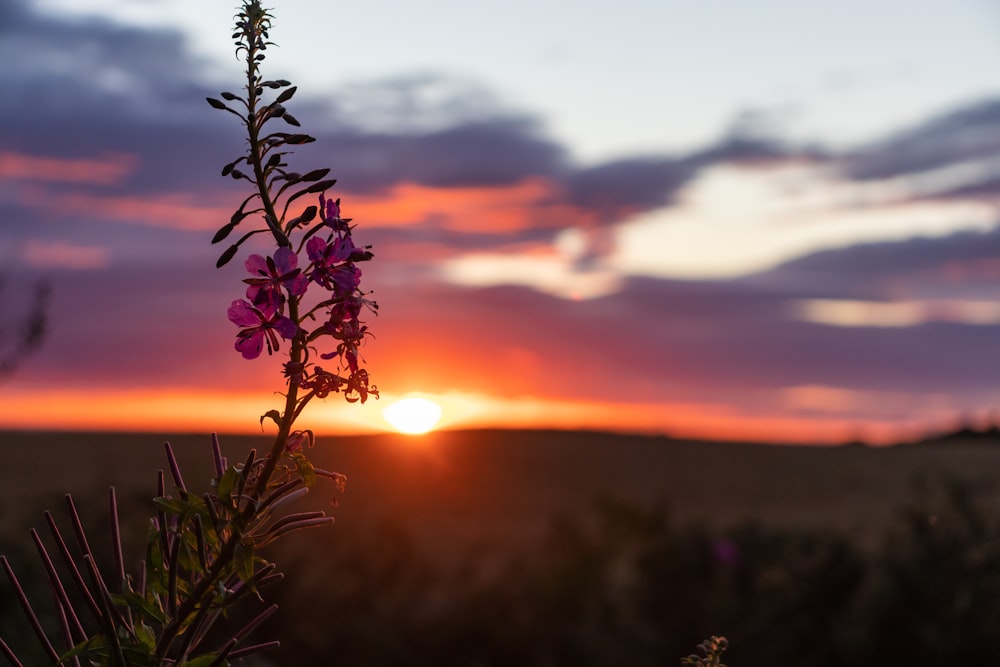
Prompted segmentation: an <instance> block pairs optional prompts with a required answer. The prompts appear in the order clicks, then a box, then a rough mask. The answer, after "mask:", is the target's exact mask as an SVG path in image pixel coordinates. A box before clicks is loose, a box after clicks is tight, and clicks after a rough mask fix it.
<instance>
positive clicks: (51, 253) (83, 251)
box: [22, 239, 109, 269]
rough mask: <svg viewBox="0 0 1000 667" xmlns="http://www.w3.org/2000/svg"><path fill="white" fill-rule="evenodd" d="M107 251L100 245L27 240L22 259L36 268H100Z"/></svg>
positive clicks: (107, 256) (107, 255)
mask: <svg viewBox="0 0 1000 667" xmlns="http://www.w3.org/2000/svg"><path fill="white" fill-rule="evenodd" d="M108 258H109V251H108V249H107V248H103V247H100V246H81V245H74V244H72V243H66V242H64V241H41V240H38V239H31V240H29V241H28V242H27V243H26V244H25V246H24V251H23V252H22V259H23V260H24V261H25V263H27V264H28V265H30V266H34V267H37V268H43V269H47V268H65V269H100V268H103V267H105V266H107V264H108Z"/></svg>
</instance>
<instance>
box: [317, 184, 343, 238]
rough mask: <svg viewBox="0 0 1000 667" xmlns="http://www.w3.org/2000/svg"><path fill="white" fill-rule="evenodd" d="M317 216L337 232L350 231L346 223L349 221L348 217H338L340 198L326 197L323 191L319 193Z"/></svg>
mask: <svg viewBox="0 0 1000 667" xmlns="http://www.w3.org/2000/svg"><path fill="white" fill-rule="evenodd" d="M319 217H320V218H322V219H323V222H324V223H325V224H326V226H327V227H332V228H333V229H335V230H337V231H338V232H347V231H350V227H349V226H348V224H347V223H349V222H350V221H351V219H350V218H341V217H340V199H339V198H338V199H335V200H334V199H327V198H326V197H325V196H324V195H323V193H322V192H321V193H319Z"/></svg>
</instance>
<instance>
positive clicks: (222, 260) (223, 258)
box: [215, 245, 240, 269]
mask: <svg viewBox="0 0 1000 667" xmlns="http://www.w3.org/2000/svg"><path fill="white" fill-rule="evenodd" d="M239 249H240V247H239V246H238V245H231V246H229V247H228V248H226V251H225V252H224V253H222V255H220V256H219V260H218V261H217V262H216V263H215V268H217V269H221V268H222V267H224V266H225V265H226V264H228V263H229V260H231V259H232V258H233V257H235V256H236V253H237V251H239Z"/></svg>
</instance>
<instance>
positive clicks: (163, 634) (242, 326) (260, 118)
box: [0, 0, 378, 667]
mask: <svg viewBox="0 0 1000 667" xmlns="http://www.w3.org/2000/svg"><path fill="white" fill-rule="evenodd" d="M271 20H272V17H271V14H270V12H269V11H268V10H266V9H264V8H263V7H262V6H261V4H260V2H259V0H244V1H243V3H242V5H241V8H240V10H239V12H238V13H237V15H236V25H235V29H234V31H233V39H234V40H235V44H236V55H237V57H238V58H241V59H242V60H243V61H244V63H245V73H246V82H245V85H244V89H243V94H242V95H238V94H235V93H231V92H223V93H222V94H221V99H216V98H208V103H209V104H210V105H211V106H212V107H213V108H216V109H220V110H224V111H227V112H229V113H232V114H233V115H235V116H237V117H238V118H240V120H241V123H242V124H243V126H244V129H245V131H246V137H247V148H246V152H245V153H243V154H242V155H240V156H239V157H237V158H236V159H235V160H233V161H232V162H230V163H228V164H227V165H225V166H224V167H223V169H222V175H223V176H228V177H231V178H234V179H236V180H245V181H247V182H248V184H250V186H251V193H250V195H249V196H247V197H246V198H245V199H244V200H243V201H242V203H241V204H240V205H239V207H238V208H237V209H236V211H235V212H234V213H233V214H232V216H231V217H230V219H229V222H227V223H226V224H224V225H223V226H222V227H221V228H220V229H219V230H218V232H217V233H216V234H215V236H214V237H213V239H212V243H220V242H222V241H223V240H225V239H227V238H229V237H230V236H231V235H232V233H233V232H234V231H235V230H236V228H237V227H242V230H241V231H242V232H243V233H242V235H241V236H239V237H238V238H237V240H236V241H235V242H234V243H232V244H231V245H230V246H229V247H228V248H226V250H225V251H223V252H222V254H221V255H220V257H219V259H218V262H217V263H216V264H217V266H219V267H221V266H223V265H225V264H227V263H228V262H230V261H231V260H233V259H234V258H235V257H236V256H237V254H238V253H239V252H240V251H241V249H243V248H244V244H246V243H248V242H249V241H250V240H252V239H257V241H258V243H257V245H260V244H259V241H260V239H261V238H267V237H268V236H269V237H270V239H271V240H272V242H273V244H272V251H271V252H269V253H266V254H261V253H259V252H255V253H252V254H250V255H249V256H248V257H247V258H246V260H245V262H244V265H245V267H246V270H247V271H248V273H249V277H247V278H246V279H244V280H243V283H244V286H245V287H244V289H245V292H244V296H243V297H242V298H239V299H236V300H234V301H233V302H232V303H231V305H230V306H229V308H228V311H227V314H228V317H229V320H230V321H231V322H232V323H233V324H235V325H236V326H237V327H238V330H237V333H236V341H235V345H234V347H235V350H236V351H237V352H238V353H240V354H241V355H242V356H243V357H244V358H245V359H248V360H252V359H256V358H258V357H259V356H261V355H262V354H263V352H264V350H266V351H267V353H268V354H269V355H272V354H276V353H282V352H283V353H284V354H285V355H286V360H285V363H284V366H283V369H284V370H283V381H284V384H285V387H284V390H283V392H282V393H283V396H284V401H283V406H282V407H281V409H275V410H271V411H269V412H267V413H266V414H264V415H263V416H261V417H260V423H261V425H262V426H263V425H264V423H265V421H270V422H271V423H273V424H274V426H275V427H276V432H275V434H274V440H273V442H272V444H271V445H270V447H269V448H268V450H267V451H266V452H264V453H263V455H260V456H258V454H257V452H256V451H255V450H250V451H249V452H248V453H247V455H246V456H245V457H244V458H243V459H242V460H241V461H240V462H239V463H236V464H230V463H229V462H228V461H227V459H226V458H225V457H224V456H223V455H222V449H221V447H220V444H219V441H218V438H217V437H216V436H214V435H213V436H212V443H211V456H212V463H213V468H214V472H215V476H214V478H213V479H212V480H211V484H210V488H209V489H208V490H205V491H201V492H195V491H192V490H190V489H189V487H188V486H187V484H186V483H185V481H184V478H183V476H182V474H181V469H180V465H179V464H178V461H177V458H176V456H174V452H173V449H172V448H171V446H170V445H169V443H168V444H166V446H165V453H166V459H167V470H168V471H169V481H170V482H172V484H168V479H167V476H166V475H165V474H164V472H163V471H162V470H161V471H159V473H158V477H157V496H156V497H155V498H154V506H155V515H154V517H153V518H152V519H151V520H150V528H149V533H148V539H147V542H146V551H145V554H144V558H143V560H142V561H141V562H140V564H139V567H138V570H137V573H136V574H135V575H134V576H133V575H131V574H129V573H128V571H127V568H126V564H125V560H124V555H123V554H124V551H123V549H122V535H121V530H120V527H119V522H118V499H117V496H116V494H115V491H114V489H112V490H111V493H110V496H109V504H108V511H109V515H110V518H111V521H110V523H111V541H112V546H113V550H112V559H113V563H112V566H113V567H112V569H111V570H110V571H111V572H113V578H112V580H110V581H105V580H104V579H103V578H102V575H101V571H100V569H99V568H98V567H97V564H96V562H95V560H94V556H93V552H92V551H91V549H90V542H89V540H88V537H87V533H86V531H85V529H84V527H83V523H82V522H81V521H80V518H79V515H78V513H77V511H76V507H75V505H74V504H73V501H72V498H70V497H68V496H67V502H68V507H69V512H70V518H71V525H72V527H73V531H74V533H75V535H76V538H77V539H76V542H77V549H76V550H72V549H70V548H69V547H68V546H67V544H66V542H65V540H63V538H62V535H61V534H60V532H59V530H58V529H57V528H56V525H55V523H54V521H53V520H52V518H51V516H50V515H49V514H48V513H46V519H47V521H48V522H49V526H50V529H51V532H52V536H53V538H54V539H55V541H56V546H57V549H56V550H55V551H54V552H52V553H53V554H54V555H55V556H56V557H57V558H58V559H61V560H62V565H64V566H65V568H66V570H67V571H69V572H70V573H71V580H72V581H73V583H74V584H75V585H76V587H77V588H78V589H79V592H80V594H81V596H80V598H79V599H80V600H81V601H82V602H80V603H77V604H79V605H80V606H81V611H83V610H86V611H88V612H89V616H85V615H84V614H83V613H78V612H77V610H76V609H75V608H74V602H73V599H72V598H71V596H69V595H68V594H67V592H66V590H65V586H64V584H63V582H62V580H61V579H59V576H58V574H56V571H57V568H56V566H55V564H54V562H53V557H52V556H50V551H49V550H48V549H46V548H45V546H44V544H43V543H42V541H41V538H40V537H39V535H38V533H37V532H34V531H33V532H32V537H33V539H34V540H35V542H36V546H37V549H38V551H39V555H40V557H41V559H42V561H43V564H44V566H45V568H46V570H47V572H48V573H49V576H50V583H51V585H52V587H53V592H54V596H53V597H54V599H55V603H56V607H57V608H56V614H55V616H56V618H57V619H58V620H59V627H58V634H59V639H60V640H61V641H56V640H55V639H53V637H54V636H55V635H54V634H51V633H48V632H46V630H45V628H44V627H43V623H42V622H41V621H40V620H39V619H40V616H39V614H37V613H36V612H35V608H34V607H33V606H32V605H31V603H30V601H29V600H28V598H27V595H26V594H25V592H24V589H23V587H22V586H21V584H20V581H19V579H18V578H17V576H16V574H15V573H14V571H13V568H12V567H11V565H10V563H9V562H8V561H7V559H6V558H3V557H0V564H2V569H3V571H4V573H5V574H6V576H7V579H8V580H9V581H10V583H11V585H12V587H13V588H14V590H15V592H16V593H17V595H18V598H19V600H20V601H21V603H22V608H23V610H24V613H25V616H26V618H27V619H28V621H29V624H30V625H31V626H32V629H33V630H34V632H35V635H36V637H37V639H38V641H39V643H40V644H41V646H42V648H43V651H44V652H45V653H46V654H47V655H48V656H49V657H50V658H51V659H52V660H53V663H55V664H58V665H111V666H113V667H126V666H129V667H175V666H180V665H186V664H192V665H193V664H197V665H199V666H203V665H229V664H230V662H231V661H232V660H235V659H236V658H238V657H243V656H246V655H250V654H253V653H256V652H257V651H261V650H265V649H268V648H273V647H274V646H276V645H277V642H274V641H264V642H258V643H255V644H250V645H247V644H246V641H247V640H248V638H249V637H250V635H251V634H252V632H253V631H254V630H255V629H257V628H258V626H259V625H260V624H261V623H263V622H264V621H265V620H266V619H267V618H268V617H269V616H271V615H272V614H273V613H275V611H276V609H277V607H276V605H271V606H268V607H266V608H265V609H264V610H263V611H261V612H260V613H259V614H257V615H256V616H254V617H253V619H252V620H251V621H250V622H249V623H248V624H246V625H245V626H243V627H241V628H239V629H238V630H237V631H236V632H235V633H233V634H230V635H228V638H227V639H225V640H224V641H222V642H221V643H220V644H218V645H216V646H215V647H214V648H213V647H209V646H207V641H208V639H207V638H208V637H210V636H214V635H215V633H210V632H209V631H210V630H211V629H212V628H213V627H214V626H215V624H216V623H217V622H219V621H220V620H223V619H225V618H226V616H227V611H228V610H229V609H230V608H231V607H232V606H233V605H234V604H237V603H241V602H242V601H244V600H247V601H251V600H254V599H262V598H261V593H260V591H261V589H262V588H264V587H265V586H267V585H269V584H271V583H274V582H276V581H279V580H280V579H281V578H282V575H281V574H280V573H279V572H277V571H276V567H275V565H274V564H273V563H269V562H268V561H267V560H265V559H264V558H262V557H261V555H260V552H259V550H260V549H261V548H262V547H265V546H267V545H268V544H270V543H272V542H274V541H275V540H277V539H280V538H282V537H284V536H285V535H287V534H289V533H292V532H296V531H298V530H302V529H305V528H314V527H318V526H325V525H327V524H329V523H331V522H332V521H333V518H332V517H330V516H327V514H326V512H324V511H308V510H307V511H296V512H293V513H290V514H282V513H281V512H285V511H286V506H287V505H289V504H290V503H292V502H293V501H295V500H298V499H300V498H301V497H302V496H304V495H306V493H307V492H308V491H309V489H310V487H312V486H313V484H314V483H316V481H317V480H318V479H320V478H322V479H324V480H330V481H333V482H334V485H335V490H336V491H338V492H339V491H343V486H344V481H345V477H344V476H343V475H340V474H338V473H333V472H329V471H325V470H317V469H316V468H314V467H313V465H312V464H311V463H310V461H309V459H308V457H307V456H306V453H305V449H306V447H311V446H312V445H313V444H314V440H315V438H314V435H313V432H312V431H311V430H309V429H301V428H296V422H297V420H298V419H299V418H300V417H301V415H302V413H303V410H304V408H305V407H306V405H307V404H308V403H309V402H310V401H311V400H312V399H314V398H317V397H318V398H326V397H328V396H329V395H330V394H333V393H340V394H342V395H343V396H344V398H345V399H346V400H347V401H348V402H352V403H353V402H362V403H363V402H365V401H366V400H367V399H368V398H369V397H371V396H375V397H376V398H377V397H378V389H377V388H376V387H375V386H374V385H373V384H371V382H370V380H369V376H368V372H367V370H366V369H365V368H364V367H363V358H362V356H361V353H360V350H361V348H362V346H363V345H364V342H365V340H366V338H367V336H368V335H369V333H368V328H367V326H366V325H365V324H364V322H362V320H361V316H362V314H363V313H364V312H375V313H377V305H376V304H375V302H374V301H371V300H370V299H369V298H368V297H369V295H368V294H367V293H365V292H363V291H362V290H361V288H360V279H361V270H360V269H359V268H358V264H360V263H362V262H365V261H368V260H370V259H372V252H371V250H370V248H369V247H367V246H365V247H359V246H357V245H355V243H354V241H353V237H352V232H353V229H354V228H353V226H352V225H351V220H350V219H345V218H343V217H341V208H340V200H339V199H329V198H327V196H326V192H327V191H328V190H329V189H330V188H332V187H333V186H334V184H335V183H336V181H335V180H334V179H328V178H326V177H327V175H328V174H329V171H330V170H329V169H316V170H313V171H309V172H307V173H305V174H301V173H298V172H294V171H291V170H290V169H289V168H288V164H287V162H286V160H287V158H288V156H289V155H290V154H291V150H290V148H291V147H294V146H300V145H304V144H308V143H311V142H313V141H315V139H314V138H313V137H311V136H309V135H307V134H304V133H301V132H285V131H281V130H273V129H272V128H273V125H272V124H273V123H277V122H281V123H284V124H285V125H290V126H292V127H295V128H297V127H300V123H299V121H298V120H297V119H296V118H295V117H294V116H292V115H291V114H290V113H289V112H288V110H287V109H286V107H285V105H286V103H287V102H288V101H289V100H291V99H292V97H293V95H294V94H295V92H296V88H295V87H294V86H292V85H291V83H290V82H288V81H285V80H283V79H278V80H265V79H264V78H263V76H262V75H261V66H262V64H263V62H264V60H265V55H266V51H267V48H268V47H269V46H273V44H272V43H271V42H270V41H269V31H270V29H271ZM272 96H273V97H272ZM269 97H271V99H270V100H269V99H268V98H269ZM313 197H315V198H318V202H317V203H316V204H310V205H306V203H305V202H307V201H308V200H307V198H313ZM261 235H263V237H262V236H261ZM317 357H318V359H321V360H323V362H324V363H325V365H326V367H325V368H324V367H321V366H319V365H317V363H316V361H317ZM60 647H61V648H60ZM0 652H2V653H3V654H4V655H5V656H6V657H7V658H8V660H9V661H10V662H11V663H12V664H15V665H17V664H21V663H20V661H19V660H18V658H17V656H16V653H15V651H14V650H13V649H12V648H11V647H10V645H9V644H8V643H7V642H6V641H5V640H4V639H2V638H0Z"/></svg>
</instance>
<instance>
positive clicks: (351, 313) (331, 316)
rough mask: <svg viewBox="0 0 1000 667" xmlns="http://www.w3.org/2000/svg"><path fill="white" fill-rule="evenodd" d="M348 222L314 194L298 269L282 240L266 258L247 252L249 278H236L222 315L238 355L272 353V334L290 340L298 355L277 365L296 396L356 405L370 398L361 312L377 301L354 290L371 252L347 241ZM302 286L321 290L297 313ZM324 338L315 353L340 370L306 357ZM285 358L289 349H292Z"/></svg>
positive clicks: (275, 340)
mask: <svg viewBox="0 0 1000 667" xmlns="http://www.w3.org/2000/svg"><path fill="white" fill-rule="evenodd" d="M350 223H351V219H350V218H342V217H341V215H340V200H339V199H336V200H331V199H327V198H326V197H325V195H324V194H323V193H320V195H319V224H318V225H316V226H315V227H314V228H312V229H310V230H309V231H308V232H307V234H306V236H307V237H308V238H307V240H305V241H304V243H300V247H304V249H305V254H306V257H307V258H308V264H307V265H306V267H305V268H304V269H302V268H299V257H298V254H297V253H296V252H295V251H294V250H292V248H290V247H288V246H281V247H279V248H278V249H277V250H276V251H275V253H274V255H273V256H269V257H265V256H262V255H258V254H253V255H250V256H249V257H248V258H247V260H246V263H245V266H246V269H247V271H248V272H249V273H250V276H251V277H249V278H246V279H244V280H243V282H244V283H245V284H246V285H247V289H246V298H245V299H237V300H235V301H233V303H232V305H230V306H229V311H228V315H229V320H230V321H231V322H232V323H233V324H235V325H237V326H238V327H240V330H239V332H238V333H237V334H236V350H237V351H238V352H240V353H241V354H242V355H243V357H244V358H245V359H255V358H257V357H259V356H260V354H261V352H263V350H264V348H265V347H266V348H267V352H268V354H273V353H274V352H277V351H278V350H279V349H280V342H279V337H280V338H283V339H285V340H287V341H292V343H293V345H294V344H295V343H296V341H298V343H299V349H298V350H297V351H299V352H301V354H302V356H301V357H300V358H299V360H298V361H289V362H288V363H286V364H285V376H286V378H288V380H289V382H290V383H293V384H296V385H297V386H298V387H299V388H301V389H305V390H306V391H307V392H308V393H306V394H305V395H304V397H303V399H304V400H308V399H309V398H312V397H314V396H317V397H319V398H325V397H326V396H328V395H329V394H330V393H334V392H341V391H343V392H344V395H345V397H346V398H347V400H348V401H350V402H355V401H360V402H362V403H363V402H365V401H366V400H367V399H368V397H369V396H370V395H371V396H378V389H377V388H376V387H375V386H374V385H372V384H371V383H370V381H369V377H368V372H367V370H366V369H364V368H362V367H361V365H360V351H359V350H360V348H361V346H362V344H363V343H364V339H365V337H366V336H367V335H368V327H367V325H365V324H364V323H363V322H362V321H361V315H362V313H363V311H365V310H369V311H371V312H375V313H377V312H378V304H377V303H375V302H374V301H372V300H371V299H369V298H367V296H368V295H367V294H366V293H365V292H363V291H362V290H361V287H360V285H361V269H359V268H358V263H359V262H365V261H368V260H370V259H372V256H373V255H372V252H371V249H370V247H368V246H365V247H358V246H357V245H355V243H354V239H353V237H352V235H351V231H352V227H351V224H350ZM310 288H314V289H315V290H317V291H322V292H323V294H322V296H321V297H320V298H319V299H318V303H317V304H316V305H314V306H313V307H312V308H311V309H310V310H308V311H303V308H302V300H303V297H305V295H306V293H307V291H308V290H309V289H310ZM290 315H292V316H290ZM296 315H297V317H296ZM320 316H321V318H322V319H321V321H320V323H319V325H318V326H315V327H314V328H312V330H311V331H310V330H308V329H307V328H305V327H304V326H303V325H304V324H305V323H306V320H317V319H320ZM293 317H294V319H293ZM324 337H325V338H328V339H332V341H333V342H332V343H331V344H330V347H331V348H332V349H331V350H330V351H327V352H320V354H319V356H320V357H321V358H322V359H324V360H330V359H334V358H337V359H339V360H340V367H341V370H342V373H331V372H330V371H328V370H324V369H323V368H322V367H320V366H317V365H315V364H312V363H310V362H309V358H310V352H311V351H312V350H314V349H315V348H314V347H313V346H314V345H316V344H317V343H322V342H323V341H322V339H323V338H324ZM291 356H292V357H293V358H294V357H295V356H297V355H295V354H294V352H293V354H292V355H291Z"/></svg>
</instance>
